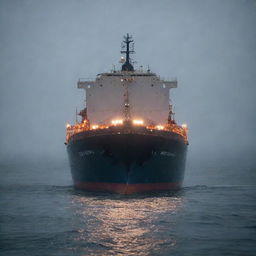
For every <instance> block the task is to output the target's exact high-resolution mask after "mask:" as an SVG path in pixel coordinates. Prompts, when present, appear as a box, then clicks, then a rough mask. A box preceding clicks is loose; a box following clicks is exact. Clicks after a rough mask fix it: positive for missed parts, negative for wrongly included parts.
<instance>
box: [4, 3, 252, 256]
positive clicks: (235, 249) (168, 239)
mask: <svg viewBox="0 0 256 256" xmlns="http://www.w3.org/2000/svg"><path fill="white" fill-rule="evenodd" d="M255 25H256V2H255V1H254V0H238V1H233V0H227V1H221V0H215V1H211V0H205V1H202V0H195V1H189V0H187V1H185V0H184V1H183V0H182V1H180V0H179V1H178V0H177V1H169V0H168V1H167V0H163V1H150V0H149V1H146V0H142V1H123V0H121V1H117V0H110V1H104V0H96V1H89V0H74V1H68V0H61V1H60V0H54V1H50V0H49V1H48V0H46V1H39V0H34V1H31V0H19V1H18V0H12V1H9V0H1V1H0V139H1V143H0V175H1V179H0V199H1V200H0V204H1V206H0V229H1V233H0V244H1V246H0V247H1V248H2V249H0V250H2V252H3V253H4V255H40V256H41V255H62V256H63V255H118V254H119V255H188V254H189V255H206V253H207V255H254V254H255V252H256V248H255V237H256V233H255V223H256V217H255V209H256V206H255V201H256V200H255V185H256V157H255V156H256V136H255V130H256V115H255V109H256V101H255V95H256V86H255V85H256V69H255V67H256V30H255ZM126 33H130V34H132V35H133V38H134V40H135V51H136V54H135V55H134V56H132V57H133V59H134V60H135V61H136V62H137V63H136V64H135V68H139V67H140V65H143V68H144V69H145V70H146V69H147V68H148V65H149V67H150V69H151V71H152V72H155V73H157V75H160V76H161V78H163V79H168V78H172V77H176V78H177V80H178V88H177V89H173V90H172V102H173V104H174V111H175V113H176V115H175V117H176V120H177V122H178V123H179V124H181V123H187V124H188V127H189V142H190V145H189V147H188V157H187V167H186V173H185V180H184V189H183V190H181V191H180V192H178V193H177V194H172V193H164V194H157V195H155V194H152V195H146V196H145V195H142V196H139V195H137V196H134V197H127V198H124V197H122V196H118V195H110V194H104V195H102V194H100V195H99V194H93V193H80V192H78V191H75V190H74V189H73V187H72V180H71V175H70V170H69V164H68V159H67V153H66V148H65V145H64V141H65V124H66V123H67V122H69V123H72V122H74V121H75V110H76V107H77V108H78V109H80V108H82V107H83V104H84V91H83V90H79V89H77V88H76V82H77V80H78V79H79V78H92V79H94V78H95V76H96V75H97V74H98V73H100V72H109V71H110V70H111V69H113V64H114V65H115V68H116V69H118V68H119V67H120V66H119V65H120V64H119V63H118V61H119V59H120V46H121V41H122V38H123V35H124V34H126ZM0 252H1V251H0Z"/></svg>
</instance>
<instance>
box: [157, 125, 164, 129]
mask: <svg viewBox="0 0 256 256" xmlns="http://www.w3.org/2000/svg"><path fill="white" fill-rule="evenodd" d="M156 129H157V130H163V129H164V126H163V125H157V126H156Z"/></svg>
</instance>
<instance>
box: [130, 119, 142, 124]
mask: <svg viewBox="0 0 256 256" xmlns="http://www.w3.org/2000/svg"><path fill="white" fill-rule="evenodd" d="M132 123H133V124H134V125H143V124H144V121H143V120H133V121H132Z"/></svg>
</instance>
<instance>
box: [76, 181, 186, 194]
mask: <svg viewBox="0 0 256 256" xmlns="http://www.w3.org/2000/svg"><path fill="white" fill-rule="evenodd" d="M180 187H181V183H179V182H165V183H146V184H121V183H106V182H78V183H76V184H75V188H77V189H82V190H88V191H108V192H114V193H119V194H124V195H129V194H133V193H139V192H146V191H159V190H173V189H179V188H180Z"/></svg>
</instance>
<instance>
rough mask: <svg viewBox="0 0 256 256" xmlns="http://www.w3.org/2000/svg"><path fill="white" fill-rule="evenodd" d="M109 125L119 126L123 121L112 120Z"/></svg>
mask: <svg viewBox="0 0 256 256" xmlns="http://www.w3.org/2000/svg"><path fill="white" fill-rule="evenodd" d="M111 124H112V125H120V124H123V120H122V119H117V120H112V121H111Z"/></svg>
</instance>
